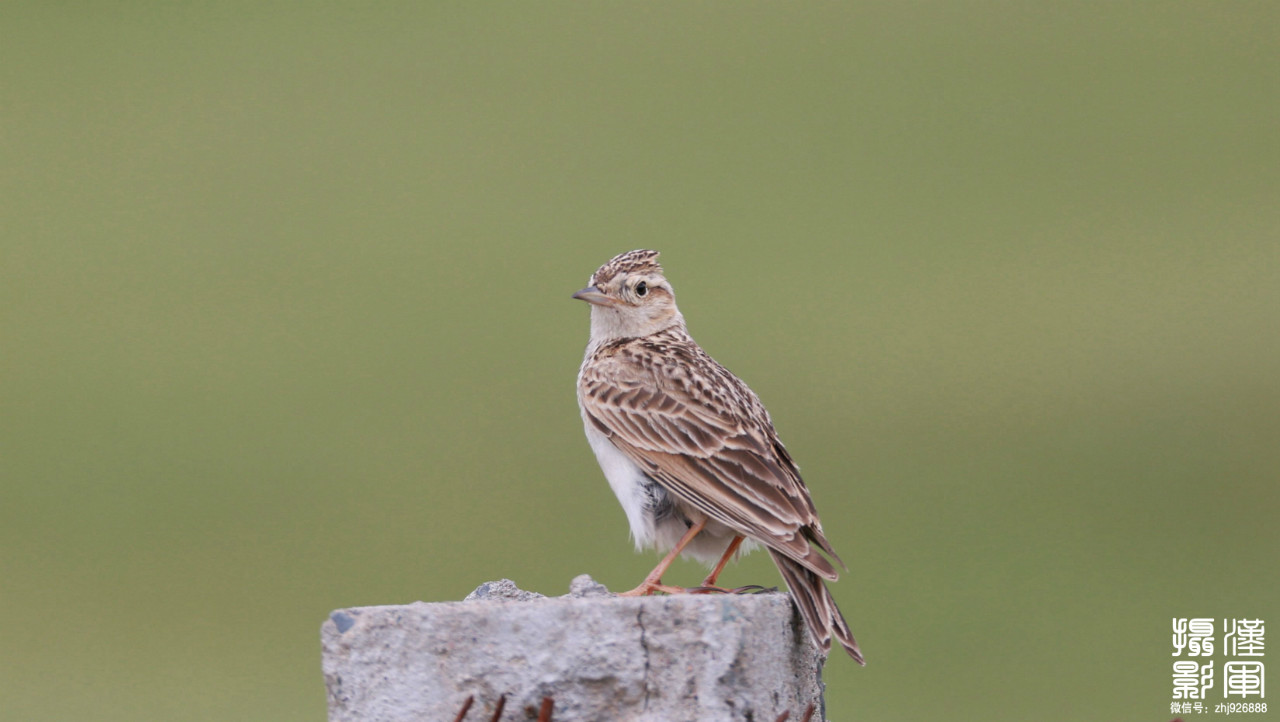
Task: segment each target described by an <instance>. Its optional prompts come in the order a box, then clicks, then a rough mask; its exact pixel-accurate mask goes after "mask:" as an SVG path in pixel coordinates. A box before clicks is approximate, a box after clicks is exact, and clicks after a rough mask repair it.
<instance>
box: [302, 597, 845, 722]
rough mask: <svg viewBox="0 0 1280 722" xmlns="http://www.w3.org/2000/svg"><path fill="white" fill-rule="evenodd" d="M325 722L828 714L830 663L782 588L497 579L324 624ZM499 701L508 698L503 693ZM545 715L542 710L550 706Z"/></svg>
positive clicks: (562, 721)
mask: <svg viewBox="0 0 1280 722" xmlns="http://www.w3.org/2000/svg"><path fill="white" fill-rule="evenodd" d="M321 639H322V642H323V646H324V659H323V667H324V676H325V684H326V686H327V688H328V693H329V720H330V722H434V721H435V720H442V721H444V722H450V721H451V720H455V719H459V718H458V714H459V712H460V711H461V710H462V709H463V707H464V705H466V704H467V700H468V699H470V700H472V704H471V706H470V708H469V711H468V713H467V715H466V716H465V719H466V720H473V721H475V720H483V721H484V722H488V721H489V720H491V719H493V718H494V717H493V714H494V711H495V710H496V709H497V707H498V705H499V704H501V705H502V708H503V712H502V715H501V719H502V720H535V719H539V713H540V710H545V709H547V708H545V707H544V705H545V704H547V703H545V702H544V699H550V700H551V702H550V705H551V707H550V710H551V715H550V719H552V720H555V721H556V722H570V721H576V720H610V721H613V722H621V721H623V720H653V721H654V722H680V721H682V720H690V721H692V720H697V721H698V722H708V721H710V720H753V721H754V722H775V720H777V719H779V718H780V717H781V716H782V715H783V714H784V713H785V714H788V718H789V719H790V721H791V722H799V720H801V718H802V717H803V716H804V714H805V711H806V708H808V707H810V705H813V706H814V708H815V709H816V712H815V713H814V714H813V717H812V719H813V720H815V721H820V720H823V719H825V717H824V716H823V714H822V713H823V711H824V710H823V704H822V690H823V685H822V657H821V656H820V655H819V654H818V652H817V650H816V648H815V647H814V646H813V643H812V642H811V641H810V640H809V637H808V634H807V633H806V632H805V629H804V626H803V624H802V623H801V621H800V619H799V616H798V615H797V614H796V612H795V610H794V607H793V606H792V604H791V599H790V597H789V596H788V595H786V594H781V593H766V594H731V595H729V594H707V595H702V594H684V595H676V596H655V597H644V598H638V599H637V598H623V597H616V596H613V595H611V594H610V593H609V591H608V590H607V589H605V588H604V587H603V586H602V585H600V584H597V583H595V582H594V581H592V580H591V578H590V577H587V576H581V577H578V578H577V579H575V580H574V581H573V585H572V586H571V591H570V593H569V594H568V595H567V596H564V597H555V598H548V597H543V596H542V595H540V594H535V593H532V592H525V591H522V590H520V589H518V588H516V586H515V584H514V583H512V582H510V581H508V580H502V581H499V582H489V583H486V584H483V585H481V586H480V587H479V588H478V589H476V591H475V592H473V593H472V594H471V595H470V596H468V597H467V599H466V600H465V601H462V602H446V603H440V604H426V603H423V602H416V603H414V604H407V605H403V606H385V607H357V608H352V609H342V610H338V611H335V612H333V613H332V614H331V615H330V616H329V619H328V620H327V621H326V622H325V623H324V625H323V626H322V627H321ZM500 700H501V701H500ZM542 714H543V715H544V717H543V719H546V712H545V711H543V712H542Z"/></svg>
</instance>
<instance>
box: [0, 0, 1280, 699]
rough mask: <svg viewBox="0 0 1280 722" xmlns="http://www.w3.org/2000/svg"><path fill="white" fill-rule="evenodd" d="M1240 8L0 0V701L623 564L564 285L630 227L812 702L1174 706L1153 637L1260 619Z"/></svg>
mask: <svg viewBox="0 0 1280 722" xmlns="http://www.w3.org/2000/svg"><path fill="white" fill-rule="evenodd" d="M1278 7H1280V6H1277V5H1276V4H1274V3H1269V2H1256V3H1250V2H1185V3H1073V4H1065V3H1059V4H1052V5H1051V4H1035V3H1018V2H982V3H973V2H968V3H936V2H935V3H896V2H895V3H843V4H805V5H791V4H782V3H752V2H748V3H738V2H735V3H723V2H709V3H633V4H617V3H609V4H604V3H600V4H580V3H544V4H532V3H529V4H526V3H503V4H473V3H399V4H380V5H378V6H377V7H376V8H375V7H354V6H349V5H345V4H332V3H315V2H296V3H199V4H197V3H189V4H161V3H155V4H144V3H115V4H105V3H104V4H97V5H92V6H89V5H80V4H75V3H61V4H54V3H44V4H21V3H9V4H6V5H5V7H4V9H3V10H0V103H2V108H0V152H2V153H3V162H2V163H0V178H2V181H0V183H2V185H0V254H2V257H0V409H2V412H0V414H2V415H0V424H2V427H3V434H2V436H0V444H3V446H2V448H0V670H2V672H3V673H2V674H0V700H2V701H0V718H3V719H5V720H10V719H12V720H88V719H92V720H129V721H136V720H167V719H183V720H195V721H200V720H233V719H245V720H318V719H323V717H324V715H325V695H324V689H323V684H322V678H321V674H320V666H319V665H320V659H319V653H320V648H319V639H318V630H319V626H320V623H321V622H322V621H323V620H324V619H325V617H326V615H327V614H328V612H329V611H330V610H331V609H334V608H338V607H346V606H355V605H370V604H391V603H403V602H410V601H414V600H419V599H421V600H428V601H439V600H455V599H459V598H461V597H462V596H463V595H465V594H466V593H467V592H468V591H470V590H471V589H472V588H474V587H475V586H476V585H477V584H479V583H480V582H483V581H486V580H491V579H496V578H500V577H510V578H512V579H514V580H516V581H517V582H518V583H519V584H520V585H521V586H523V587H525V588H529V589H534V590H537V591H540V592H543V593H546V594H562V593H564V592H565V591H567V585H568V583H569V580H570V579H571V578H572V577H573V576H575V575H577V574H580V573H584V572H586V573H590V574H592V575H594V576H595V577H596V578H597V579H600V580H601V581H603V582H605V583H606V584H608V585H610V586H611V587H613V588H625V587H629V586H631V585H634V584H635V583H636V582H637V581H638V580H639V579H640V577H641V576H642V575H643V574H644V573H645V572H646V571H648V569H649V568H650V567H651V566H652V564H653V562H654V561H655V559H654V557H653V556H651V555H637V554H635V553H634V552H633V551H632V549H631V544H630V542H629V540H628V538H627V531H626V525H625V520H624V517H623V515H622V512H621V510H620V509H619V507H618V505H617V503H616V502H615V500H614V499H613V497H612V495H611V493H610V491H609V489H608V486H607V485H606V483H605V481H604V478H603V476H602V475H601V473H600V471H599V469H598V468H597V466H596V464H595V461H594V459H593V457H592V455H591V453H590V451H589V449H588V447H587V444H586V443H585V441H584V439H583V438H582V430H581V424H580V421H579V418H578V411H577V407H576V402H575V400H574V390H573V383H574V376H575V374H576V372H577V368H578V364H579V361H580V358H581V353H582V348H583V346H584V344H585V342H586V337H587V308H586V307H585V306H584V305H583V304H580V303H578V302H575V301H572V300H570V299H569V294H570V293H572V292H573V291H575V290H577V289H578V288H580V287H581V286H582V285H583V284H584V282H585V281H586V279H587V277H588V275H589V274H590V273H591V272H592V271H593V270H594V269H595V268H596V267H597V266H598V265H599V264H600V263H602V262H603V261H605V260H607V259H608V258H609V257H611V256H612V255H614V254H615V253H618V252H621V251H625V250H629V249H632V248H637V247H652V248H656V249H659V250H661V251H662V252H663V262H664V263H665V265H666V268H667V271H668V275H669V276H670V278H671V279H672V281H673V283H674V284H675V287H676V289H677V292H678V295H679V299H680V303H681V308H682V309H683V311H684V313H685V315H686V317H687V318H688V319H689V322H690V326H691V330H692V331H693V333H694V335H695V337H696V338H697V339H698V340H699V341H700V342H701V343H702V344H703V346H704V347H706V348H707V349H708V350H709V351H710V352H711V353H712V354H713V355H715V356H716V357H717V358H718V359H719V360H720V361H721V362H722V363H724V364H725V365H726V366H728V367H729V368H731V369H733V370H734V371H735V372H736V373H738V374H739V375H740V376H742V377H743V378H745V379H746V380H747V381H748V382H749V383H750V384H751V385H752V386H753V387H754V388H755V390H756V391H757V392H758V393H759V394H760V395H761V397H762V398H763V399H764V400H765V402H766V403H767V404H768V405H769V408H770V410H771V412H772V414H773V417H774V420H775V422H776V424H777V426H778V428H779V431H780V432H781V434H782V437H783V439H784V440H785V441H786V443H787V444H788V448H789V449H790V450H791V451H792V452H793V454H794V455H795V457H796V458H797V459H798V460H799V462H800V463H801V465H802V466H803V468H804V471H805V474H806V479H807V480H808V482H809V485H810V487H811V489H812V490H813V493H814V496H815V498H816V500H817V503H818V508H819V510H820V511H821V512H822V514H823V517H824V520H825V526H826V528H827V531H828V533H829V536H830V537H831V539H832V540H833V542H834V543H835V545H836V547H837V548H838V549H839V550H840V552H841V554H842V555H843V557H844V558H845V560H846V561H847V562H848V563H849V566H850V572H849V574H848V575H847V576H846V577H845V578H844V579H842V580H841V581H840V582H839V583H838V584H837V585H836V586H835V593H836V595H837V598H838V599H839V600H840V601H841V604H842V606H843V608H844V610H845V613H846V615H847V616H848V618H849V619H850V621H851V622H852V624H853V627H854V630H855V632H856V633H857V635H858V638H859V640H860V641H861V642H862V645H863V648H864V649H865V651H866V653H867V657H868V660H869V666H868V667H866V668H865V669H859V668H856V667H855V666H854V665H853V664H852V663H851V662H849V660H847V659H845V658H843V657H833V659H832V661H831V663H830V664H829V665H828V668H827V682H828V685H829V694H828V701H829V714H830V716H831V717H832V718H833V719H838V720H862V719H865V720H920V719H939V718H946V719H1009V720H1020V719H1028V718H1032V717H1036V718H1046V717H1048V718H1060V719H1153V720H1160V719H1168V718H1170V717H1171V716H1172V715H1170V714H1169V712H1170V710H1169V701H1170V698H1171V671H1170V653H1171V646H1170V634H1171V629H1170V618H1171V617H1175V616H1178V617H1190V616H1209V617H1215V618H1224V617H1232V616H1237V617H1239V616H1249V617H1262V618H1264V619H1265V620H1266V621H1268V622H1270V623H1271V625H1272V626H1273V627H1276V626H1277V625H1280V601H1278V600H1280V581H1278V579H1280V573H1278V572H1280V569H1278V565H1277V556H1278V553H1280V531H1278V525H1277V515H1278V514H1280V484H1278V483H1277V482H1278V480H1280V202H1278V201H1280V133H1277V127H1280V123H1278V119H1280V112H1278V111H1280V61H1278V60H1277V56H1276V48H1277V43H1278V42H1280V10H1277V8H1278ZM701 572H702V570H701V568H698V567H695V566H692V565H683V566H680V567H678V568H677V569H676V571H675V574H674V576H673V577H672V578H673V579H680V580H682V581H686V582H693V581H696V580H697V579H700V578H701V576H700V575H701ZM725 581H726V582H727V583H730V584H746V583H754V582H766V583H770V584H772V583H776V582H777V576H776V573H775V571H774V570H773V569H772V568H771V565H770V563H769V561H768V559H767V558H766V557H765V556H764V555H755V556H754V557H752V558H749V559H747V560H745V561H744V562H742V563H741V564H739V565H737V566H735V567H733V568H731V570H730V572H729V573H728V574H727V575H726V577H725ZM1274 649H1275V647H1274V645H1273V650H1274ZM1276 653H1277V651H1273V655H1274V654H1276ZM1220 664H1221V662H1219V665H1220ZM1277 672H1280V669H1278V670H1277ZM1272 682H1273V686H1274V684H1276V683H1280V678H1278V679H1273V680H1272ZM1220 690H1221V686H1219V687H1218V688H1217V690H1215V692H1214V693H1213V694H1212V695H1211V699H1213V700H1216V699H1219V696H1218V695H1219V694H1220ZM1266 716H1267V715H1262V716H1256V715H1255V716H1253V717H1251V719H1260V718H1263V717H1266ZM1271 716H1280V715H1274V714H1273V715H1271Z"/></svg>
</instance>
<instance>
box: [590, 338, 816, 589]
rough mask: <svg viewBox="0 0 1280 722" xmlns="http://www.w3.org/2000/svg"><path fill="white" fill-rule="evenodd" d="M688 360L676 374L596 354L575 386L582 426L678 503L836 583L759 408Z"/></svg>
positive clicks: (736, 384)
mask: <svg viewBox="0 0 1280 722" xmlns="http://www.w3.org/2000/svg"><path fill="white" fill-rule="evenodd" d="M633 343H635V342H634V341H633ZM685 351H686V353H687V354H688V355H687V357H686V358H685V359H683V360H684V361H685V362H686V363H683V364H678V365H674V366H673V365H667V364H660V363H645V362H643V359H644V354H642V353H639V354H637V353H628V349H617V348H615V349H612V350H609V352H607V353H598V354H597V355H596V356H595V357H594V358H593V359H592V362H591V363H589V364H587V365H586V366H585V367H584V369H583V372H582V375H581V377H580V379H579V385H580V388H579V391H580V394H579V398H580V399H581V402H582V408H583V410H584V412H585V413H586V416H587V418H589V419H590V420H591V422H592V423H593V424H594V425H595V426H596V428H597V429H599V430H600V431H601V432H602V433H604V434H605V435H606V436H607V437H608V438H609V440H610V441H611V442H612V443H613V444H614V446H616V447H617V448H618V449H619V450H621V451H622V452H623V453H624V454H626V455H627V457H628V458H630V459H631V460H632V461H634V462H635V463H636V464H638V465H639V466H640V468H641V469H643V470H644V472H645V473H646V474H648V475H649V476H650V477H651V478H652V479H654V480H655V481H657V482H658V483H659V484H661V485H662V486H664V487H666V488H667V490H668V491H670V492H672V493H674V494H675V495H676V496H677V497H678V498H680V499H683V500H685V501H686V502H688V503H689V504H691V505H692V506H694V507H695V508H697V509H698V510H699V511H701V512H702V513H704V514H706V515H707V516H708V517H710V518H711V519H714V520H716V521H718V522H720V523H721V524H724V525H725V526H727V527H729V528H730V529H732V530H734V531H735V532H737V533H739V534H742V535H744V536H746V537H748V538H751V539H755V540H756V541H759V542H761V543H763V544H765V545H766V546H768V547H770V548H771V549H774V550H776V551H777V552H779V553H781V554H783V555H785V556H787V557H790V558H791V559H794V560H795V561H796V562H798V563H800V564H802V565H803V566H805V567H807V568H809V569H811V570H812V571H813V572H815V573H817V574H819V575H821V576H823V577H826V578H828V579H835V578H836V577H837V576H838V575H837V573H836V570H835V568H834V567H833V566H832V564H831V562H830V561H829V560H828V559H826V558H825V557H824V556H822V554H820V553H818V549H821V550H822V551H824V552H826V553H827V554H829V555H830V556H831V557H832V558H834V559H836V561H837V562H839V557H836V555H835V552H834V551H832V549H831V545H830V544H829V543H828V542H827V540H826V538H825V537H824V536H823V534H822V529H821V526H820V525H819V523H818V516H817V513H816V512H815V511H814V507H813V502H812V501H811V500H810V498H809V491H808V489H806V488H805V485H804V482H803V481H802V480H801V479H800V473H799V471H798V470H797V469H796V466H795V464H794V462H792V461H791V457H790V456H789V455H788V454H787V452H786V449H784V448H783V446H782V443H781V442H780V441H778V438H777V434H776V432H775V431H774V430H773V424H772V423H771V422H770V420H769V416H768V413H767V412H765V410H764V406H763V405H762V404H761V403H760V401H759V399H758V398H757V397H756V396H755V394H754V393H752V392H751V390H750V389H748V388H747V386H746V384H744V383H742V381H741V380H739V379H738V378H737V377H736V376H733V374H731V373H729V371H728V370H726V369H725V368H724V367H723V366H720V365H719V364H717V363H716V362H715V361H714V360H713V359H711V357H710V356H707V355H706V354H705V353H703V352H702V351H701V349H697V348H696V347H691V348H690V349H686V350H685ZM690 369H692V370H690ZM815 545H816V546H817V548H815Z"/></svg>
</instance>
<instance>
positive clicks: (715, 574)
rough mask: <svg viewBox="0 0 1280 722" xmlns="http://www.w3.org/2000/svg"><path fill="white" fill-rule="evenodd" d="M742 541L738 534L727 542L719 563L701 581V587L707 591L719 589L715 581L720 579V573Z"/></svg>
mask: <svg viewBox="0 0 1280 722" xmlns="http://www.w3.org/2000/svg"><path fill="white" fill-rule="evenodd" d="M742 539H743V537H742V535H741V534H739V535H738V536H735V537H734V538H733V541H731V542H729V548H728V549H725V550H724V556H722V557H720V561H718V562H716V568H715V569H712V570H711V573H710V574H708V575H707V578H706V579H703V580H702V586H704V587H706V588H708V589H719V587H717V586H716V579H718V578H719V577H720V572H723V571H724V568H725V566H726V565H727V564H728V563H729V560H730V559H732V558H733V555H734V554H735V553H736V552H737V551H738V547H740V546H742ZM726 591H727V590H726Z"/></svg>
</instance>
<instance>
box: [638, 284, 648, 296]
mask: <svg viewBox="0 0 1280 722" xmlns="http://www.w3.org/2000/svg"><path fill="white" fill-rule="evenodd" d="M648 292H649V284H647V283H645V282H644V281H641V282H639V283H637V284H636V295H637V296H643V295H645V294H646V293H648Z"/></svg>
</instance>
